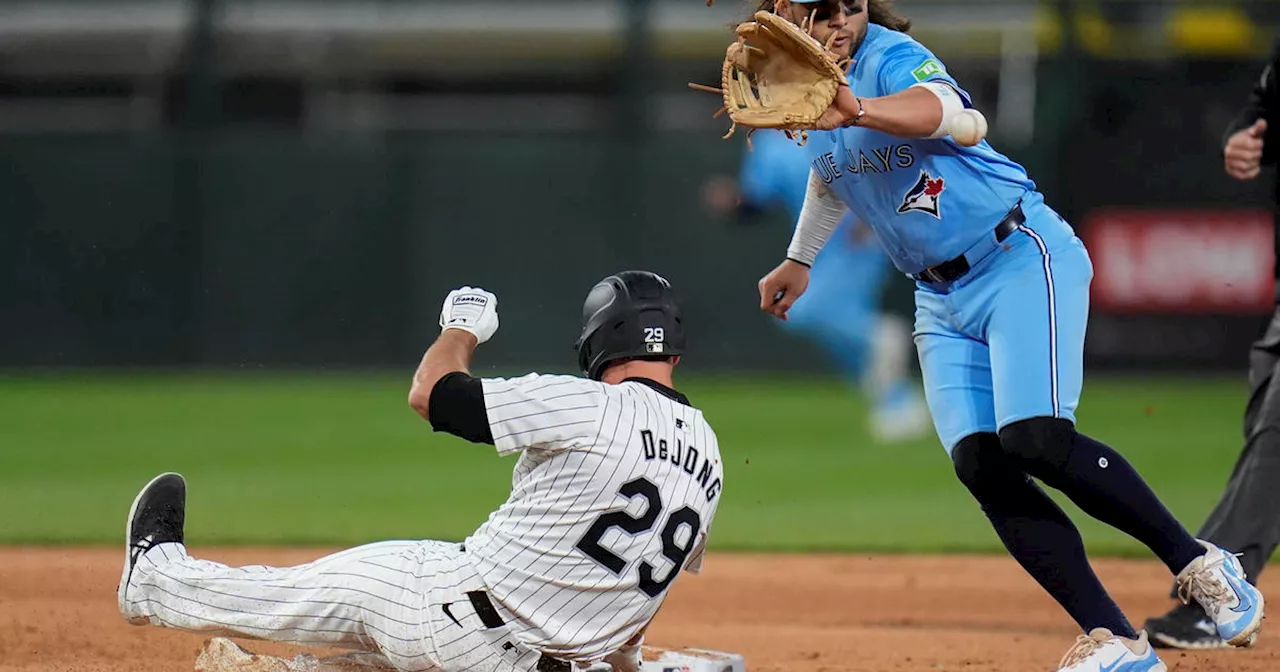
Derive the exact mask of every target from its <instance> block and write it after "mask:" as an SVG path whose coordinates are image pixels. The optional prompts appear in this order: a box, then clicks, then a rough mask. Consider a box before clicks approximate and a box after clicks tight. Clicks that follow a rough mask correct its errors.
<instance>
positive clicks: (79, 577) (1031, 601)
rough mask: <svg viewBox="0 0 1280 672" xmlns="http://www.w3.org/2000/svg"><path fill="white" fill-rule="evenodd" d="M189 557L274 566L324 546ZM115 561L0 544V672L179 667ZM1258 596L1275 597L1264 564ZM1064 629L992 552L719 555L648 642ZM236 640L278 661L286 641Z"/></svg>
mask: <svg viewBox="0 0 1280 672" xmlns="http://www.w3.org/2000/svg"><path fill="white" fill-rule="evenodd" d="M191 551H192V552H193V553H194V554H196V555H199V556H201V557H207V558H210V559H213V560H219V561H222V562H228V563H234V564H248V563H265V564H277V565H280V564H296V563H301V562H306V561H309V560H312V559H314V558H316V557H319V556H320V555H323V554H324V551H323V550H319V549H304V550H298V549H234V550H232V549H202V548H198V547H193V548H192V549H191ZM120 556H121V553H120V552H119V551H116V550H114V549H91V550H77V549H23V548H10V549H0V672H17V671H19V670H21V671H23V672H34V671H36V670H40V671H41V672H53V671H61V670H68V671H69V670H75V671H77V672H79V671H81V670H93V671H102V672H126V671H128V672H162V671H163V672H189V671H190V670H191V669H192V663H193V661H194V660H195V655H196V651H197V650H198V649H199V647H200V644H201V643H202V642H203V641H204V638H203V637H201V636H198V635H192V634H187V633H180V632H173V631H166V630H162V629H160V628H153V627H135V626H130V625H127V624H125V622H124V621H123V620H121V618H120V616H119V615H118V614H117V612H116V606H115V587H116V581H117V579H118V578H119V571H120V569H119V562H120ZM1098 570H1099V574H1100V575H1101V576H1102V578H1103V581H1104V582H1105V583H1106V584H1107V585H1108V586H1109V587H1110V588H1111V590H1112V591H1113V593H1114V594H1115V596H1116V598H1117V599H1118V600H1119V601H1120V603H1121V606H1123V607H1124V608H1125V609H1126V611H1128V613H1129V614H1130V617H1131V618H1133V619H1134V620H1135V621H1136V622H1137V624H1139V625H1140V623H1141V620H1142V619H1143V618H1144V617H1146V616H1147V615H1150V614H1153V613H1157V612H1160V611H1163V609H1165V608H1166V607H1167V605H1169V604H1170V601H1169V600H1168V599H1167V598H1166V597H1165V595H1166V593H1167V591H1168V589H1169V581H1170V579H1169V575H1168V572H1167V571H1166V570H1165V569H1164V568H1163V566H1161V565H1159V564H1157V563H1154V562H1130V561H1102V562H1099V563H1098ZM1263 590H1264V592H1266V593H1267V594H1268V595H1280V576H1277V575H1276V573H1275V570H1273V573H1272V574H1268V575H1266V577H1265V579H1264V581H1263ZM1274 599H1276V600H1280V597H1277V598H1274ZM1277 604H1280V601H1277ZM1278 608H1280V607H1278ZM1272 625H1273V624H1272V623H1268V626H1267V627H1264V629H1263V633H1262V636H1261V637H1260V638H1259V640H1258V644H1257V646H1256V647H1255V648H1253V649H1250V650H1232V651H1217V652H1210V653H1197V654H1191V653H1176V652H1165V653H1164V660H1165V662H1166V663H1168V665H1169V668H1170V669H1171V670H1185V671H1188V672H1189V671H1191V670H1195V671H1197V672H1218V671H1221V672H1227V671H1232V672H1263V671H1264V670H1280V634H1278V632H1277V631H1276V630H1275V628H1273V627H1270V626H1272ZM1076 634H1078V633H1077V631H1076V629H1075V627H1074V625H1073V624H1072V623H1071V622H1070V621H1069V620H1068V619H1067V618H1066V616H1065V615H1064V614H1063V613H1062V612H1061V610H1059V609H1058V607H1057V605H1055V604H1054V603H1053V602H1052V601H1051V600H1050V599H1049V598H1048V597H1047V596H1046V595H1044V594H1043V593H1042V592H1041V591H1040V589H1039V588H1038V587H1037V586H1036V585H1035V584H1034V583H1033V582H1032V581H1031V580H1030V579H1029V578H1027V576H1026V575H1025V574H1024V573H1023V572H1022V570H1021V569H1020V568H1018V566H1017V565H1015V564H1014V563H1013V562H1012V561H1011V560H1008V559H1005V558H995V557H944V556H936V557H892V556H807V557H806V556H773V555H725V554H719V555H713V556H712V557H710V558H708V562H707V566H706V571H705V573H704V574H703V575H701V576H697V577H694V576H689V577H685V578H684V579H682V580H681V581H680V582H678V583H677V584H676V586H675V588H673V592H672V594H671V597H670V598H669V600H668V602H667V606H666V607H664V609H663V611H662V614H661V615H660V616H659V618H658V621H657V623H656V624H655V625H654V627H653V629H652V630H651V636H650V637H649V642H650V643H652V644H657V645H662V646H699V647H703V648H710V649H718V650H723V651H738V652H741V653H743V654H744V655H745V656H746V658H747V668H748V670H750V671H752V672H783V671H785V672H888V671H894V672H897V671H903V672H905V671H908V670H912V671H914V670H919V671H921V672H924V671H929V672H934V671H938V670H964V671H966V672H983V671H988V670H989V671H991V672H997V671H999V672H1005V671H1011V670H1030V671H1039V670H1045V671H1047V670H1052V669H1054V667H1055V665H1054V664H1055V663H1056V662H1057V661H1058V658H1059V657H1060V656H1061V655H1062V654H1063V653H1064V652H1065V651H1066V649H1067V648H1068V647H1069V646H1070V644H1071V642H1072V640H1073V638H1074V637H1075V636H1076ZM249 646H251V647H252V648H253V649H254V650H260V651H262V652H268V653H277V654H284V655H289V656H292V654H293V653H294V652H296V651H297V650H298V649H295V648H290V647H284V646H278V645H266V644H262V643H257V642H255V643H252V644H249ZM316 653H317V654H320V653H321V652H320V651H316Z"/></svg>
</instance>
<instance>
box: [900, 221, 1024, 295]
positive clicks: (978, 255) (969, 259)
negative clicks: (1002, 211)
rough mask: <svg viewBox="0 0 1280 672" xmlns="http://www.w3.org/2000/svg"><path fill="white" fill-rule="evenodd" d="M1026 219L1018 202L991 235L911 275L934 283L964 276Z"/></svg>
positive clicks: (941, 282) (954, 279) (953, 280)
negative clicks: (951, 257) (956, 254)
mask: <svg viewBox="0 0 1280 672" xmlns="http://www.w3.org/2000/svg"><path fill="white" fill-rule="evenodd" d="M1026 221H1027V216H1026V215H1024V214H1023V213H1022V204H1021V203H1018V204H1017V205H1015V206H1013V209H1012V210H1010V211H1009V214H1007V215H1005V216H1004V219H1002V220H1000V223H999V224H996V226H995V229H993V230H992V234H993V235H990V236H983V237H982V240H979V241H978V242H977V243H975V244H974V245H973V247H970V248H969V249H967V250H965V251H964V254H961V255H960V256H958V257H956V258H955V259H951V260H948V261H944V262H942V263H940V264H935V265H933V266H930V267H929V268H926V269H924V270H923V271H920V272H919V273H912V274H911V277H912V278H914V279H916V280H919V281H921V282H931V283H936V284H946V283H949V282H955V281H956V280H959V279H960V278H962V277H964V274H965V273H968V272H969V269H971V268H973V266H974V264H977V263H978V262H979V261H981V260H982V258H983V257H985V256H987V255H988V254H991V252H992V251H993V250H995V249H996V247H997V246H998V245H999V244H1000V243H1003V242H1004V239H1005V238H1008V237H1009V234H1011V233H1013V232H1014V231H1017V230H1018V227H1019V226H1022V224H1023V223H1024V222H1026Z"/></svg>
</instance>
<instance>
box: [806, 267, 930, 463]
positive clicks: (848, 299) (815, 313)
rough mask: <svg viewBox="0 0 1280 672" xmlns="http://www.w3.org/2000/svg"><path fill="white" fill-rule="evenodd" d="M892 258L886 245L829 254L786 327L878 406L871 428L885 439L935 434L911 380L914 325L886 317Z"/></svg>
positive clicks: (817, 270) (920, 397)
mask: <svg viewBox="0 0 1280 672" xmlns="http://www.w3.org/2000/svg"><path fill="white" fill-rule="evenodd" d="M888 264H889V262H888V259H887V257H885V255H884V252H883V251H882V250H881V249H880V248H879V246H878V245H874V244H872V245H862V246H854V245H852V244H849V243H843V242H841V244H840V245H839V246H835V247H834V248H833V249H828V250H824V251H823V254H822V255H821V256H820V257H819V258H818V261H817V263H815V264H814V267H813V270H812V272H811V273H810V282H809V289H808V291H806V292H805V294H804V296H802V297H800V299H799V300H797V301H796V304H795V305H794V306H793V307H792V309H791V312H790V313H789V314H788V320H787V322H786V323H784V324H787V325H789V326H792V327H794V328H796V329H798V330H801V331H804V332H806V333H808V334H809V335H810V336H811V337H812V338H814V339H815V340H817V341H818V343H819V344H821V345H822V346H823V348H824V349H826V350H827V351H828V352H829V353H830V354H831V356H832V357H833V359H834V360H835V361H836V362H837V363H838V364H839V365H840V368H841V373H842V374H843V376H844V378H845V379H846V380H847V381H848V382H849V384H850V385H851V386H853V387H856V388H858V389H861V390H863V391H864V392H865V393H867V394H868V396H869V397H870V401H871V406H872V411H871V418H870V424H871V429H872V432H873V433H874V434H875V435H876V436H877V437H878V438H880V439H882V440H886V441H894V440H901V439H914V438H920V437H922V436H924V435H925V434H927V432H928V427H929V418H928V413H927V409H926V408H925V405H924V399H923V398H922V396H921V394H920V391H919V388H918V387H917V385H916V383H915V382H914V381H913V380H912V379H911V330H910V326H909V325H908V323H907V322H906V320H904V319H902V318H899V317H896V316H891V315H883V314H880V312H879V299H880V295H881V293H882V290H883V288H884V284H885V279H886V275H887V272H888Z"/></svg>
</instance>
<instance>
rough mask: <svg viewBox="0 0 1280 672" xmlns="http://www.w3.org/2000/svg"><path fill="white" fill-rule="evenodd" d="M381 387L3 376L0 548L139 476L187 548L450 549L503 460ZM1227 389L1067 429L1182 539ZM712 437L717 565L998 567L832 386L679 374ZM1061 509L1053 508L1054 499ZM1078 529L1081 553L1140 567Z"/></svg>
mask: <svg viewBox="0 0 1280 672" xmlns="http://www.w3.org/2000/svg"><path fill="white" fill-rule="evenodd" d="M407 382H408V376H407V375H406V374H404V373H396V374H394V375H388V374H369V373H359V374H357V373H351V374H278V373H277V374H262V373H255V374H243V375H240V374H216V375H215V374H184V375H178V374H153V375H137V374H128V375H126V374H98V375H92V376H78V375H48V376H23V375H13V374H10V375H8V376H0V511H3V512H4V513H3V514H0V543H7V544H17V543H59V544H60V543H86V542H88V543H112V544H114V543H119V541H120V537H121V533H122V529H123V525H124V521H123V519H124V515H125V512H126V511H127V508H128V505H129V502H130V500H131V499H132V497H133V495H134V494H135V492H136V491H137V489H138V488H139V487H140V486H141V485H142V484H143V483H145V482H146V481H147V480H148V479H149V478H150V477H151V476H152V475H154V474H156V473H158V472H160V471H166V470H174V471H180V472H182V473H183V474H185V475H186V476H187V478H188V481H189V484H190V488H191V491H190V496H189V502H188V507H189V508H188V538H189V540H190V541H191V543H192V544H232V543H234V544H239V543H253V544H325V545H328V544H356V543H363V542H368V541H372V540H378V539H385V538H438V539H461V538H463V537H465V536H466V535H467V534H468V533H469V532H470V531H471V530H473V529H474V528H475V527H476V526H477V525H478V524H480V523H481V522H482V521H483V520H484V519H485V517H486V516H487V515H488V513H489V512H490V511H491V510H492V509H493V508H495V507H497V506H498V505H499V504H500V503H501V502H502V501H503V499H504V498H505V497H506V494H507V492H508V488H509V485H510V471H511V468H512V466H513V465H514V462H515V458H499V457H497V456H496V455H495V454H494V453H492V452H491V450H490V449H489V448H488V447H485V446H478V445H473V444H469V443H466V442H464V441H461V440H458V439H455V438H452V437H448V436H444V435H439V434H433V433H432V432H431V431H430V427H429V426H428V425H427V424H426V423H424V422H422V421H421V420H420V419H419V418H418V417H417V416H416V415H415V414H414V413H413V412H412V411H411V410H410V409H409V408H408V406H407V405H406V404H405V396H406V392H407V389H408V388H407ZM1244 385H1245V383H1244V380H1243V379H1242V378H1240V379H1230V380H1226V379H1218V380H1205V379H1189V378H1142V379H1100V378H1094V379H1091V380H1090V381H1089V382H1088V383H1087V385H1086V388H1085V395H1084V403H1083V405H1082V407H1081V409H1080V425H1081V428H1082V429H1083V430H1084V431H1086V432H1088V433H1090V434H1092V435H1094V436H1096V437H1097V438H1100V439H1102V440H1104V441H1107V442H1109V443H1111V444H1112V445H1114V446H1116V447H1117V448H1119V449H1120V450H1121V451H1122V452H1124V453H1125V454H1126V455H1128V457H1129V458H1130V459H1131V460H1132V461H1133V462H1134V463H1135V464H1136V465H1137V466H1138V468H1139V470H1140V471H1142V472H1143V473H1144V474H1145V475H1146V476H1147V477H1148V479H1149V480H1150V481H1151V483H1152V484H1153V486H1154V487H1155V488H1156V490H1157V492H1159V493H1160V494H1161V495H1162V497H1164V498H1165V500H1166V502H1168V503H1169V505H1170V506H1171V507H1172V509H1173V510H1174V512H1175V513H1176V514H1177V515H1178V516H1179V517H1180V518H1181V519H1182V520H1183V522H1184V523H1186V524H1188V525H1189V526H1191V527H1192V528H1194V527H1196V526H1198V525H1199V524H1200V522H1201V520H1202V519H1203V517H1204V516H1205V515H1206V514H1207V513H1208V510H1209V508H1210V507H1211V506H1212V505H1213V503H1214V502H1215V501H1216V499H1217V496H1218V494H1219V493H1220V491H1221V488H1222V487H1223V484H1224V483H1225V480H1226V478H1227V476H1228V473H1229V471H1230V468H1231V465H1232V463H1233V462H1234V460H1235V457H1236V455H1237V453H1238V451H1239V449H1240V415H1241V410H1242V408H1243V403H1244V395H1245V393H1246V390H1245V387H1244ZM682 387H683V388H684V390H685V391H686V392H687V393H688V394H689V395H690V397H691V398H692V399H693V401H694V402H695V403H696V404H698V405H699V406H700V407H702V408H703V409H704V410H705V411H706V413H707V415H708V417H709V418H710V420H711V422H712V424H713V426H714V427H715V428H716V430H717V433H718V434H719V437H720V442H721V451H722V453H723V455H724V457H725V460H726V469H725V471H726V489H725V492H724V499H723V502H722V504H721V506H720V513H719V516H718V518H717V521H716V525H715V528H714V531H713V534H712V546H713V547H714V548H717V549H739V550H742V549H749V550H824V551H860V550H867V551H871V550H875V551H912V552H943V551H980V552H986V551H999V550H1001V547H1000V545H999V541H998V540H997V539H996V537H995V535H994V534H993V533H992V532H991V530H990V528H989V527H988V526H987V524H986V521H985V519H984V518H983V517H982V516H981V514H980V512H979V511H978V509H977V506H976V505H975V504H974V503H973V502H972V501H971V500H970V498H969V496H968V493H967V492H966V491H965V490H964V489H963V487H962V486H961V485H960V484H959V483H958V482H957V481H956V480H955V477H954V475H953V474H952V472H951V466H950V462H949V460H948V459H947V458H946V456H945V454H944V453H943V451H942V449H941V448H940V447H939V446H938V444H937V442H936V441H934V440H929V441H922V442H919V443H915V444H910V445H898V446H882V445H876V444H874V443H873V442H872V441H871V440H870V439H869V438H868V436H867V432H866V429H865V424H864V418H863V410H864V406H863V403H862V401H861V400H860V399H859V398H858V397H857V396H856V395H855V394H853V393H851V392H849V391H848V390H846V389H845V388H844V387H843V386H842V385H840V384H839V383H838V382H834V381H817V382H815V381H810V380H805V379H800V378H742V379H720V378H714V379H713V378H694V377H687V378H685V379H683V380H682ZM1060 501H1062V500H1061V498H1060ZM1068 510H1069V511H1070V512H1071V514H1072V515H1073V517H1074V518H1075V519H1076V520H1077V521H1080V522H1081V527H1082V530H1083V532H1084V534H1085V537H1086V539H1087V540H1088V542H1089V544H1090V547H1091V550H1093V551H1094V552H1095V553H1107V554H1125V555H1127V554H1140V553H1144V552H1145V550H1144V549H1142V548H1141V547H1139V546H1138V545H1137V544H1136V543H1134V542H1132V541H1129V540H1128V539H1127V538H1126V537H1124V536H1123V535H1121V534H1119V533H1118V532H1115V531H1113V530H1110V529H1109V528H1106V527H1105V526H1102V525H1099V524H1096V523H1093V522H1092V521H1089V520H1087V519H1086V517H1085V516H1084V515H1083V514H1081V513H1080V512H1079V511H1078V510H1076V509H1074V508H1073V507H1070V506H1068Z"/></svg>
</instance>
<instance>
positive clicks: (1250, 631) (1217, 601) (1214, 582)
mask: <svg viewBox="0 0 1280 672" xmlns="http://www.w3.org/2000/svg"><path fill="white" fill-rule="evenodd" d="M1200 545H1201V546H1204V547H1205V549H1206V552H1205V554H1204V555H1202V556H1200V557H1198V558H1196V559H1195V560H1192V561H1191V564H1189V565H1187V567H1186V568H1185V569H1183V570H1182V571H1181V572H1179V573H1178V596H1179V597H1181V598H1182V601H1183V602H1185V603H1187V604H1190V603H1191V600H1193V599H1194V600H1195V601H1196V602H1197V603H1199V605H1200V607H1201V608H1202V609H1204V613H1205V615H1207V616H1208V617H1209V619H1210V620H1211V621H1213V624H1214V625H1215V626H1216V627H1217V628H1218V636H1219V637H1221V638H1222V639H1223V640H1225V641H1226V642H1227V643H1228V644H1230V645H1231V646H1249V645H1250V644H1252V643H1253V639H1254V637H1255V636H1256V635H1257V633H1258V630H1259V629H1260V628H1261V627H1262V616H1263V599H1262V593H1261V592H1260V591H1259V590H1258V589H1257V588H1255V587H1254V586H1252V585H1250V583H1249V582H1248V581H1247V580H1245V575H1244V568H1242V567H1241V566H1240V561H1239V560H1237V559H1236V556H1235V555H1233V554H1231V553H1228V552H1227V551H1225V550H1223V549H1221V548H1218V547H1217V546H1214V545H1213V544H1210V543H1207V542H1204V541H1201V542H1200Z"/></svg>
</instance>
